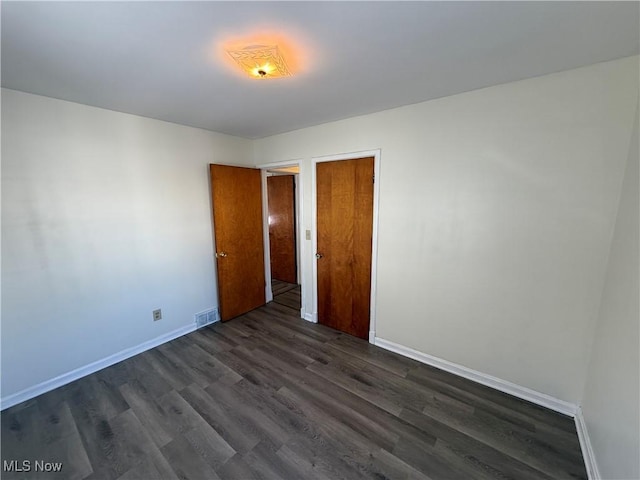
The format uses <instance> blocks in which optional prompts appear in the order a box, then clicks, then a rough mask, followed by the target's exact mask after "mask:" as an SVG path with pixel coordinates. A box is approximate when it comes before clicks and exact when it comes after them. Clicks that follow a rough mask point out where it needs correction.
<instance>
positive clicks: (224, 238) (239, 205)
mask: <svg viewBox="0 0 640 480" xmlns="http://www.w3.org/2000/svg"><path fill="white" fill-rule="evenodd" d="M210 174H211V193H212V197H213V198H212V203H213V225H214V234H215V242H216V257H217V259H216V260H217V261H216V265H217V272H218V296H219V301H220V318H221V319H222V320H223V321H224V320H229V319H231V318H234V317H237V316H238V315H242V314H243V313H246V312H248V311H249V310H253V309H254V308H257V307H259V306H260V305H264V304H265V291H264V289H265V277H264V243H263V236H262V225H263V223H262V193H261V192H262V178H261V173H260V170H257V169H253V168H243V167H230V166H226V165H211V166H210Z"/></svg>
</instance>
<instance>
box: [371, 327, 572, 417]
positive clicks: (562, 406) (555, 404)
mask: <svg viewBox="0 0 640 480" xmlns="http://www.w3.org/2000/svg"><path fill="white" fill-rule="evenodd" d="M374 344H375V345H376V346H378V347H381V348H384V349H385V350H390V351H392V352H395V353H399V354H400V355H404V356H405V357H409V358H413V359H414V360H418V361H419V362H422V363H426V364H427V365H431V366H433V367H436V368H439V369H440V370H444V371H446V372H449V373H453V374H455V375H458V376H460V377H463V378H466V379H469V380H472V381H474V382H477V383H481V384H482V385H486V386H487V387H491V388H495V389H496V390H500V391H501V392H504V393H508V394H509V395H513V396H514V397H518V398H521V399H523V400H527V401H529V402H532V403H535V404H537V405H541V406H543V407H546V408H549V409H551V410H554V411H556V412H559V413H562V414H564V415H568V416H570V417H575V415H576V411H577V409H578V406H577V405H574V404H573V403H569V402H565V401H564V400H560V399H558V398H554V397H552V396H551V395H547V394H545V393H540V392H536V391H535V390H531V389H530V388H527V387H523V386H521V385H517V384H515V383H511V382H509V381H507V380H502V379H501V378H497V377H494V376H491V375H488V374H486V373H482V372H478V371H477V370H472V369H471V368H467V367H464V366H462V365H458V364H456V363H453V362H449V361H448V360H443V359H441V358H438V357H434V356H433V355H429V354H427V353H423V352H419V351H418V350H414V349H412V348H409V347H405V346H404V345H399V344H397V343H394V342H390V341H389V340H385V339H383V338H379V337H376V338H375V342H374Z"/></svg>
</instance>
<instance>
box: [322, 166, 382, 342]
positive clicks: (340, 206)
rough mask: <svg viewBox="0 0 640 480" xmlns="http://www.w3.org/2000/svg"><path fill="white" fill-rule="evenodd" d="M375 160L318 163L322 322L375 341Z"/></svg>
mask: <svg viewBox="0 0 640 480" xmlns="http://www.w3.org/2000/svg"><path fill="white" fill-rule="evenodd" d="M373 173H374V159H373V158H372V157H368V158H361V159H355V160H341V161H336V162H322V163H318V164H317V229H318V253H319V254H320V255H322V257H321V258H319V259H318V321H319V322H320V323H322V324H324V325H327V326H329V327H332V328H336V329H338V330H341V331H343V332H346V333H349V334H351V335H355V336H357V337H360V338H365V339H366V338H368V336H369V317H370V303H371V250H372V234H373Z"/></svg>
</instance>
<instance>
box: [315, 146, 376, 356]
mask: <svg viewBox="0 0 640 480" xmlns="http://www.w3.org/2000/svg"><path fill="white" fill-rule="evenodd" d="M380 156H381V150H380V149H377V150H365V151H360V152H352V153H341V154H337V155H324V156H321V157H312V158H311V167H312V169H311V228H312V231H311V248H312V250H313V251H312V252H311V254H312V255H313V262H312V265H313V275H312V278H313V316H312V321H313V322H315V323H317V322H318V260H317V259H316V258H315V254H316V252H317V251H318V250H317V249H318V212H317V209H318V198H317V195H318V192H317V190H316V166H317V164H318V163H320V162H334V161H337V160H353V159H356V158H366V157H373V158H374V165H373V174H374V178H375V182H374V184H373V232H372V233H373V235H372V245H371V247H372V248H371V305H370V311H371V314H370V318H369V343H374V342H375V337H376V296H377V289H376V286H377V276H378V275H377V273H378V210H379V199H380Z"/></svg>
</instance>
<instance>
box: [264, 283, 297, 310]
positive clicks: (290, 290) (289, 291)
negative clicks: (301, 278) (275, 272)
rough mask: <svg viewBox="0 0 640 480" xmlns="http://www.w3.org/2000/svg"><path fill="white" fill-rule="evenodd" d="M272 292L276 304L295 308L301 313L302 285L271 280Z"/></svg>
mask: <svg viewBox="0 0 640 480" xmlns="http://www.w3.org/2000/svg"><path fill="white" fill-rule="evenodd" d="M271 291H272V292H273V301H274V302H276V303H279V304H280V305H284V306H285V307H290V308H293V309H295V310H297V311H298V312H299V311H300V305H301V299H300V285H296V284H294V283H287V282H281V281H280V280H271Z"/></svg>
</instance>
